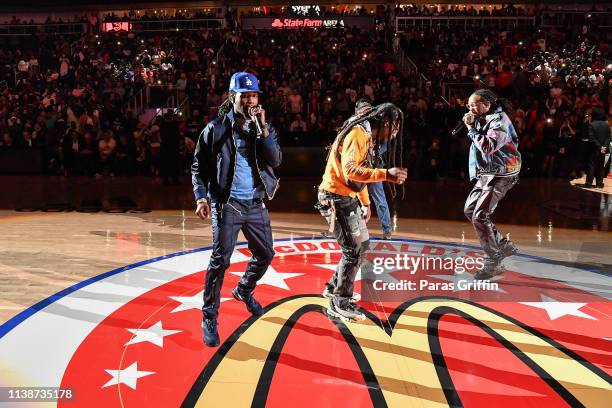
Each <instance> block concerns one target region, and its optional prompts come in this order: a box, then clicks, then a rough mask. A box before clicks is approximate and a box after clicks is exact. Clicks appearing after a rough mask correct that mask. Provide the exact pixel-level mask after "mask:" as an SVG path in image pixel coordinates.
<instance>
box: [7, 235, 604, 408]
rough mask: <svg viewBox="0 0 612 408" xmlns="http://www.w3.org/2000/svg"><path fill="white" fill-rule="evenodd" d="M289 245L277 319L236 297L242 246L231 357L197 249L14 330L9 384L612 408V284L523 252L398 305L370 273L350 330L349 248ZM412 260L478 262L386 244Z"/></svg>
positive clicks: (100, 282)
mask: <svg viewBox="0 0 612 408" xmlns="http://www.w3.org/2000/svg"><path fill="white" fill-rule="evenodd" d="M275 251H276V253H277V256H276V257H275V259H274V261H273V263H272V265H271V267H270V268H269V269H268V271H267V272H266V275H264V278H263V279H262V280H261V281H260V285H259V286H258V287H257V289H256V291H257V292H256V293H257V297H258V299H259V300H260V301H261V302H262V304H263V305H264V306H265V308H266V312H265V313H264V315H262V316H260V317H258V318H255V317H252V316H251V315H250V314H249V313H248V312H247V311H246V310H245V308H244V305H243V304H241V303H239V302H237V301H235V300H233V298H232V297H231V294H230V291H231V289H232V288H233V287H234V286H235V285H236V283H237V282H238V280H239V279H240V276H241V274H242V273H243V272H244V270H245V267H246V263H247V262H248V259H249V257H250V253H249V252H248V250H247V248H246V247H245V246H244V245H239V246H237V250H236V252H235V253H234V255H233V257H232V259H231V266H230V267H229V269H228V271H227V272H226V275H225V278H224V284H223V290H222V293H221V296H222V299H221V300H222V302H221V309H220V316H219V329H220V335H221V339H222V344H221V346H220V347H219V348H208V347H204V345H203V344H202V337H201V336H202V331H201V330H202V329H201V323H202V315H201V310H200V309H201V306H202V284H203V279H204V273H205V271H204V268H205V267H206V265H207V263H208V259H209V257H210V254H211V251H210V249H209V248H203V249H201V250H191V251H185V252H181V253H176V254H171V255H167V256H163V257H160V258H156V259H152V260H149V261H145V262H140V263H138V264H134V265H129V266H125V267H120V268H118V269H116V270H114V271H110V272H108V273H106V274H103V275H100V276H99V277H96V278H94V279H91V280H88V281H85V282H83V283H81V284H78V285H75V286H74V287H71V288H69V289H66V290H64V291H62V292H60V293H58V294H57V295H55V296H53V297H51V298H49V299H47V300H45V301H43V302H41V303H39V304H37V305H35V306H33V307H32V308H30V309H28V310H27V311H26V312H24V313H22V314H20V315H17V316H16V317H15V318H13V319H11V320H10V321H8V322H7V323H5V324H4V325H3V326H1V327H0V359H1V361H3V366H4V367H10V370H12V371H10V373H11V375H6V376H4V377H3V381H4V385H3V386H5V387H10V386H13V387H16V386H24V385H28V386H31V387H35V386H38V387H61V388H70V389H72V390H73V391H74V394H75V398H74V399H73V400H72V401H59V402H58V403H57V406H58V407H60V408H63V407H66V408H72V407H74V406H86V407H88V408H89V407H93V408H96V407H104V408H107V407H115V406H125V407H141V406H147V407H164V408H165V407H179V406H182V407H215V408H216V407H232V408H234V407H236V408H240V407H263V406H266V407H278V406H283V407H284V406H286V405H291V406H292V407H299V408H302V407H325V406H350V407H353V406H359V407H361V406H373V407H402V408H403V407H449V406H450V407H462V406H463V407H482V406H487V407H489V406H491V407H492V406H495V407H504V406H513V407H514V406H538V408H547V407H560V406H568V407H581V406H582V407H599V406H601V407H604V406H606V407H607V406H608V405H609V404H608V401H609V400H610V393H611V391H612V389H611V388H610V367H611V364H610V340H609V338H610V337H611V336H612V335H611V334H610V332H609V328H610V327H612V322H611V317H610V316H612V307H611V306H610V302H609V301H607V299H606V298H605V297H603V296H601V289H598V291H595V290H593V288H603V287H605V285H606V281H605V279H606V278H607V277H606V276H605V275H602V274H597V273H594V272H592V271H587V270H582V269H578V268H574V267H564V266H562V265H559V264H558V263H556V264H554V263H552V262H549V261H547V260H546V259H542V258H533V257H528V256H515V257H513V258H514V260H513V261H512V263H510V264H509V265H508V271H507V272H506V273H505V274H504V277H503V279H502V280H500V281H498V283H499V287H500V290H499V291H498V292H495V296H492V297H490V298H484V299H483V298H479V297H478V296H476V295H475V294H474V293H472V292H468V291H459V292H456V293H455V292H449V291H447V292H445V293H446V294H447V295H445V294H444V293H434V292H432V293H431V294H430V295H428V296H422V295H423V293H419V294H418V295H417V296H415V295H414V294H413V296H405V297H404V298H401V294H402V293H403V292H401V291H396V292H395V296H391V297H389V298H383V297H382V296H379V294H374V295H373V296H368V294H367V293H366V292H367V290H368V286H367V284H366V282H367V281H368V276H367V274H366V273H365V272H364V271H363V270H362V273H361V274H360V275H359V276H358V279H357V287H358V290H359V291H361V293H362V295H364V296H363V299H364V300H363V301H362V302H360V307H362V308H363V310H364V311H365V313H366V315H367V319H366V320H365V321H363V322H360V323H347V324H344V323H341V322H337V321H333V320H330V319H329V318H328V316H327V315H326V314H325V309H326V307H327V300H326V299H324V298H322V297H321V295H320V293H321V289H322V287H323V285H324V283H325V282H326V280H327V279H328V278H329V276H330V275H331V273H332V271H333V269H334V268H335V266H336V264H337V262H338V260H339V258H340V255H341V254H340V250H339V248H338V246H337V244H336V243H335V242H333V241H329V240H317V239H303V240H279V241H276V244H275ZM397 254H411V256H418V257H432V256H436V257H440V256H449V257H475V256H478V253H477V251H476V250H475V249H474V248H471V247H469V246H455V245H450V244H443V243H435V242H419V241H385V242H374V243H373V245H372V248H371V251H370V252H369V254H368V256H369V257H376V256H379V257H386V256H388V257H395V256H396V255H397ZM370 261H371V259H370ZM412 272H413V271H410V273H408V275H409V276H412V277H414V279H427V280H428V281H431V282H450V281H451V280H452V279H454V277H453V275H446V274H445V273H444V271H440V270H433V269H419V270H418V271H416V273H414V274H413V273H412ZM469 273H470V272H469V271H468V270H466V272H465V274H469ZM462 276H463V275H462ZM543 276H554V277H555V280H554V281H553V280H550V279H547V278H542V277H543ZM378 278H380V279H386V281H388V282H393V281H394V280H400V279H403V278H404V276H403V275H402V271H392V272H391V273H390V274H389V275H388V276H384V275H378ZM587 278H588V280H586V279H587ZM371 287H372V285H370V288H371ZM452 295H457V296H456V297H452ZM377 296H378V297H377ZM540 299H541V301H540ZM50 356H52V358H50ZM41 361H44V362H45V364H41Z"/></svg>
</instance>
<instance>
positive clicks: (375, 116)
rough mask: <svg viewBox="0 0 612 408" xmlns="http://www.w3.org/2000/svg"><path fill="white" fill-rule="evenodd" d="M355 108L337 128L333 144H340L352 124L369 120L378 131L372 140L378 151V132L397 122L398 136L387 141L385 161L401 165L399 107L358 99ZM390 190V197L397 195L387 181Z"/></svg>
mask: <svg viewBox="0 0 612 408" xmlns="http://www.w3.org/2000/svg"><path fill="white" fill-rule="evenodd" d="M355 110H356V111H357V112H358V113H356V114H355V115H354V116H352V117H351V118H349V119H348V120H346V121H345V122H344V123H343V124H342V126H341V127H340V128H339V129H338V135H337V136H336V140H335V141H334V144H336V146H338V147H339V146H341V145H342V142H343V141H344V138H345V137H346V135H348V133H349V132H350V131H351V129H352V128H353V127H354V126H357V125H359V124H361V123H363V122H366V121H368V122H370V125H373V126H376V127H377V129H378V131H377V132H376V138H375V140H373V142H374V150H375V151H376V152H378V149H379V147H380V142H381V140H380V134H381V132H382V130H383V127H384V126H385V124H386V125H387V126H390V127H391V126H392V125H393V124H394V123H398V124H399V132H398V136H397V137H396V138H394V139H392V140H389V141H388V147H387V152H386V154H385V155H386V157H385V163H386V164H387V167H388V168H391V167H403V156H404V144H403V140H404V137H403V134H404V113H403V112H402V111H401V109H400V108H398V107H397V106H395V105H394V104H392V103H388V102H387V103H382V104H380V105H377V106H372V105H370V104H369V102H368V101H367V100H359V101H358V102H357V104H356V106H355ZM389 188H390V190H391V197H392V198H395V196H397V188H396V185H395V184H392V183H389ZM401 189H402V199H403V198H404V193H405V191H404V186H403V185H402V186H401Z"/></svg>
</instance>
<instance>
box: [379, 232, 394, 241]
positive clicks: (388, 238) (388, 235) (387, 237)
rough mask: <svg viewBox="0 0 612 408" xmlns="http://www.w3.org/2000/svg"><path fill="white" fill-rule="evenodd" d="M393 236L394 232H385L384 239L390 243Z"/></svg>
mask: <svg viewBox="0 0 612 408" xmlns="http://www.w3.org/2000/svg"><path fill="white" fill-rule="evenodd" d="M392 236H393V231H387V232H383V236H382V239H384V240H385V241H388V240H390V239H391V237H392Z"/></svg>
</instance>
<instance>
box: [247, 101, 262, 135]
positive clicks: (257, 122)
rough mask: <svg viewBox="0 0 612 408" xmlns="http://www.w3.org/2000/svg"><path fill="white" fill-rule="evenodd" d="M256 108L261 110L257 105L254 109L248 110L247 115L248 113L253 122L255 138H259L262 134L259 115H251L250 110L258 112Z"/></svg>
mask: <svg viewBox="0 0 612 408" xmlns="http://www.w3.org/2000/svg"><path fill="white" fill-rule="evenodd" d="M258 108H261V105H257V107H256V108H253V109H249V113H250V116H251V120H252V121H253V122H255V129H256V130H257V136H261V135H263V134H264V131H263V123H261V113H260V112H257V113H255V114H253V112H252V110H255V109H257V111H259V109H258Z"/></svg>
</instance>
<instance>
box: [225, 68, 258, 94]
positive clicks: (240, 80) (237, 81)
mask: <svg viewBox="0 0 612 408" xmlns="http://www.w3.org/2000/svg"><path fill="white" fill-rule="evenodd" d="M229 90H230V92H259V93H261V90H260V89H259V81H258V80H257V77H256V76H255V75H253V74H250V73H248V72H236V73H234V75H232V78H231V79H230V85H229Z"/></svg>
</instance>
